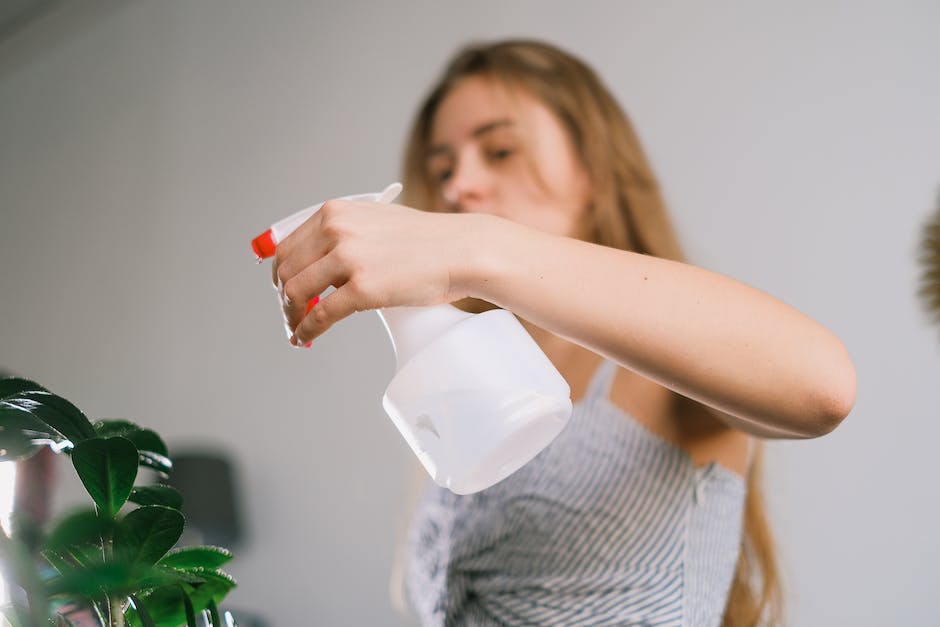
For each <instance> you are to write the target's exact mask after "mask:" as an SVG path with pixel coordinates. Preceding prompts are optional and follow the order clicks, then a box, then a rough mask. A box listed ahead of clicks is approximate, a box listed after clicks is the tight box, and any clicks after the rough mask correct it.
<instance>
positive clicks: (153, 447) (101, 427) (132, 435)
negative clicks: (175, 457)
mask: <svg viewBox="0 0 940 627" xmlns="http://www.w3.org/2000/svg"><path fill="white" fill-rule="evenodd" d="M94 429H95V432H96V433H97V434H98V437H102V438H110V437H115V436H119V435H120V436H124V437H125V438H127V439H128V440H130V441H131V442H133V443H134V445H135V446H136V447H137V450H139V451H150V452H152V453H157V454H158V455H163V456H164V457H167V456H169V452H168V451H167V448H166V444H164V442H163V440H162V439H161V438H160V436H159V435H157V433H156V432H155V431H152V430H150V429H144V428H143V427H141V426H138V425H136V424H134V423H133V422H131V421H129V420H98V421H97V422H95V424H94Z"/></svg>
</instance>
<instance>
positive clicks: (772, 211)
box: [0, 0, 940, 626]
mask: <svg viewBox="0 0 940 627" xmlns="http://www.w3.org/2000/svg"><path fill="white" fill-rule="evenodd" d="M2 7H3V8H2V9H0V212H2V213H0V267H2V272H0V367H2V368H4V369H6V370H9V371H12V372H14V373H16V374H18V375H20V376H25V377H29V378H32V379H35V380H36V381H38V382H39V383H40V384H42V385H45V386H46V387H48V388H50V389H51V390H53V391H54V392H56V393H58V394H61V395H63V396H65V397H66V398H68V399H70V400H72V401H73V402H74V403H76V404H77V405H78V406H79V407H81V408H82V409H84V410H85V411H86V413H87V414H88V415H89V416H90V417H92V418H104V417H122V418H128V419H130V420H134V421H136V422H138V423H140V424H143V425H145V426H148V427H152V428H154V429H155V430H157V431H158V432H159V433H160V434H161V435H163V436H164V437H165V438H166V439H167V441H168V443H169V444H170V450H171V454H173V452H174V450H178V451H184V450H195V451H210V452H214V453H215V454H218V455H219V456H221V457H222V458H224V459H227V460H228V461H229V462H230V467H228V470H226V469H225V468H223V471H224V472H228V471H231V472H230V475H228V476H231V477H234V479H233V480H234V482H235V496H236V500H237V507H235V508H234V509H233V510H231V511H234V512H236V514H233V515H237V516H239V517H240V518H239V521H238V522H239V527H238V529H237V531H238V535H237V543H236V544H235V545H233V546H232V548H234V549H235V551H236V553H237V557H236V559H235V560H234V561H233V562H232V564H231V567H230V568H229V570H230V572H232V574H233V575H235V577H236V578H237V579H238V580H239V583H240V586H239V588H238V589H237V590H235V591H234V592H233V593H232V594H231V595H230V597H229V601H230V603H229V605H231V606H234V607H237V608H243V609H244V610H245V611H246V612H250V613H252V614H254V615H257V616H258V617H261V618H262V619H263V620H264V621H265V622H266V623H267V624H270V625H314V624H315V625H320V624H322V625H409V624H411V621H410V620H409V619H407V618H404V617H401V616H399V615H398V614H396V613H395V611H394V610H393V609H392V606H391V603H390V601H389V594H388V587H389V585H388V581H389V573H390V570H391V567H392V562H393V553H394V545H395V542H396V539H397V535H398V531H399V527H400V525H402V524H403V523H404V521H405V520H406V518H405V517H406V514H407V509H408V506H407V497H406V495H407V493H408V490H409V482H410V480H411V472H412V471H411V469H412V454H411V451H410V450H409V449H408V447H407V445H406V444H405V442H404V440H403V439H401V437H400V436H399V435H398V432H397V431H396V430H395V427H394V426H393V425H392V423H391V422H390V421H389V420H388V419H387V418H386V416H385V414H384V412H383V410H382V407H381V397H382V393H383V391H384V388H385V385H386V384H387V383H388V381H389V380H390V378H391V376H392V374H393V368H394V355H393V352H392V348H391V345H390V343H389V342H388V339H387V336H386V334H385V330H384V328H383V327H382V325H381V322H380V320H379V318H378V316H377V315H376V314H375V313H374V312H362V313H359V314H356V315H354V316H352V317H350V318H348V319H346V320H344V321H342V322H341V323H339V324H337V325H336V326H335V327H334V328H333V329H332V330H331V331H329V332H328V333H327V334H325V335H324V336H323V337H321V338H320V339H318V340H317V341H316V342H315V343H314V346H313V348H311V349H309V350H304V351H298V350H294V349H291V348H290V347H289V345H288V344H287V342H286V340H285V338H284V335H283V331H282V326H281V319H280V314H279V311H278V305H277V301H276V297H275V292H274V291H273V290H272V289H271V284H270V267H269V265H268V264H267V263H266V264H264V265H261V266H258V265H256V264H255V263H254V258H253V255H252V254H251V250H250V248H249V240H250V239H251V238H252V237H254V236H255V235H257V234H258V233H260V232H261V231H263V230H264V229H265V228H266V227H267V225H268V224H270V223H271V222H273V221H275V220H277V219H279V218H281V217H283V216H285V215H287V214H288V213H292V212H293V211H296V210H298V209H301V208H303V207H306V206H308V205H310V204H313V203H315V202H318V201H321V200H324V199H326V198H329V197H331V196H340V195H345V194H352V193H360V192H368V191H378V190H380V189H382V188H383V187H384V186H385V185H386V184H387V183H389V182H391V181H393V180H396V179H397V178H398V167H399V165H398V164H399V158H400V155H401V151H402V147H403V141H404V137H405V132H406V128H407V126H408V124H409V122H410V119H411V116H412V114H413V112H414V108H415V107H416V106H417V103H418V100H419V98H420V97H421V96H422V95H423V94H424V91H425V90H426V89H427V87H428V86H429V85H430V83H431V81H432V80H433V78H434V77H435V76H436V74H437V73H438V71H439V70H440V69H441V67H442V65H443V63H444V61H445V59H446V58H447V57H448V56H449V55H450V53H451V52H452V51H453V50H454V49H455V48H456V47H457V46H458V45H460V44H462V43H464V42H467V41H470V40H476V39H486V40H489V39H495V38H501V37H507V36H524V37H535V38H543V39H547V40H549V41H551V42H553V43H556V44H558V45H561V46H562V47H564V48H566V49H568V50H570V51H571V52H574V53H575V54H576V55H579V56H581V57H582V58H583V59H585V60H586V61H587V62H588V63H589V64H591V65H593V66H594V68H596V69H597V71H598V72H599V74H600V75H601V77H603V79H604V80H605V81H606V82H607V84H608V85H609V86H610V88H611V89H612V91H613V92H614V93H615V94H616V96H617V97H618V99H619V100H620V102H621V103H622V104H623V106H624V107H625V109H626V110H627V112H628V113H629V115H630V116H631V118H632V120H633V122H634V124H635V125H636V127H637V129H638V131H639V134H640V136H641V138H642V140H643V142H644V145H645V147H646V149H647V151H648V154H649V156H650V158H651V159H652V162H653V165H654V168H655V169H656V171H657V172H658V174H659V177H660V179H661V182H662V184H663V187H664V189H665V192H666V198H667V200H668V201H669V203H670V206H671V209H672V212H673V215H674V218H675V221H676V224H677V227H678V230H679V233H680V235H681V238H682V241H683V243H684V245H685V247H686V250H687V252H688V255H689V257H690V260H691V261H692V262H693V263H695V264H696V265H700V266H703V267H706V268H709V269H711V270H715V271H717V272H721V273H723V274H727V275H729V276H731V277H734V278H736V279H738V280H741V281H743V282H745V283H748V284H750V285H753V286H755V287H758V288H760V289H762V290H764V291H766V292H768V293H770V294H772V295H774V296H776V297H777V298H779V299H780V300H782V301H784V302H786V303H788V304H790V305H792V306H794V307H796V308H798V309H800V310H801V311H803V312H805V313H806V314H808V315H809V316H811V317H813V318H815V319H816V320H818V321H819V322H821V323H822V324H823V325H825V326H826V327H828V328H829V329H831V330H832V331H833V332H835V333H836V334H837V335H838V336H839V337H840V338H841V339H842V341H843V342H844V343H845V345H846V346H847V347H848V349H849V352H850V353H851V355H852V357H853V359H854V362H855V365H856V368H857V374H858V396H857V402H856V405H855V408H854V410H853V411H852V414H851V415H850V416H849V417H848V418H847V419H846V421H845V422H844V423H843V425H842V426H841V427H840V428H839V429H837V430H836V431H835V432H833V433H832V434H830V435H827V436H825V437H823V438H820V439H817V440H812V441H800V442H772V443H770V444H769V446H768V459H767V478H766V483H767V493H768V498H769V501H770V504H769V507H770V512H771V515H772V520H773V524H774V528H775V530H776V534H777V538H778V541H779V545H780V552H781V553H780V555H781V561H782V565H783V569H784V573H785V575H786V583H787V588H788V595H787V610H788V613H789V616H790V621H789V623H790V624H792V625H810V626H814V625H835V624H840V625H856V626H862V625H871V626H881V625H888V624H891V625H930V624H933V625H935V624H937V621H938V620H940V595H938V594H937V590H938V588H940V575H938V574H937V570H936V564H937V563H938V562H940V535H938V534H937V529H940V499H938V498H937V497H938V490H937V488H936V487H935V483H934V478H935V477H936V476H937V471H936V447H937V442H938V441H940V421H938V420H937V418H938V413H940V412H938V408H940V386H938V384H937V377H938V373H940V342H938V341H937V339H938V334H937V329H936V328H934V327H932V326H931V325H930V324H929V321H928V319H927V316H926V315H925V314H924V313H922V311H921V308H920V307H919V304H918V302H917V299H916V296H915V294H916V286H917V279H918V273H919V270H918V266H917V263H916V249H917V244H918V238H919V233H920V228H921V225H922V223H923V222H924V221H925V220H926V219H927V216H928V214H929V213H930V211H931V209H932V208H933V207H935V203H936V198H937V194H938V191H940V80H938V79H937V77H938V68H940V37H938V36H937V34H938V32H940V30H938V29H940V3H937V2H935V1H927V0H925V1H922V2H915V1H903V2H894V1H892V2H888V1H884V2H862V3H848V2H833V1H825V2H819V1H813V2H810V1H808V0H801V1H799V2H788V3H775V4H770V3H760V5H758V4H757V3H748V2H743V1H742V2H726V1H718V2H709V3H684V2H677V1H673V0H667V1H658V2H620V3H614V2H580V3H578V4H577V6H575V5H574V4H573V3H572V4H565V5H562V4H560V3H559V4H558V5H553V4H549V3H544V2H522V1H517V2H512V3H504V2H474V3H450V2H446V3H442V2H417V1H407V2H396V3H380V2H373V3H364V2H339V1H337V2H284V1H280V2H264V3H261V2H250V1H245V0H238V1H235V0H226V1H222V0H211V1H210V0H175V1H162V2H144V1H142V0H136V1H135V0H120V1H118V0H98V1H84V2H64V1H59V0H45V1H44V0H16V1H11V0H5V1H4V2H3V3H2ZM66 463H67V462H66ZM224 472H223V474H224ZM61 477H62V479H63V480H66V479H69V475H68V474H67V473H65V472H63V473H61ZM79 489H80V488H79ZM76 494H77V493H76ZM69 498H71V497H70V492H69V489H68V487H67V486H64V485H60V486H59V487H57V496H56V499H57V502H58V503H59V506H61V507H65V506H66V505H67V501H68V499H69ZM229 532H232V530H229ZM231 537H236V536H231Z"/></svg>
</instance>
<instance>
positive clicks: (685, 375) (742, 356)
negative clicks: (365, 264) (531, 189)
mask: <svg viewBox="0 0 940 627" xmlns="http://www.w3.org/2000/svg"><path fill="white" fill-rule="evenodd" d="M461 217H462V218H471V217H473V218H474V219H475V223H474V225H473V229H475V230H473V229H471V232H472V233H473V235H472V237H473V240H474V241H475V242H483V243H484V244H483V245H482V246H477V247H476V248H473V249H472V251H473V252H472V253H471V254H470V255H469V256H468V257H467V259H466V262H465V263H463V264H462V265H461V266H460V268H459V269H458V270H456V271H455V272H454V273H453V275H452V276H451V286H452V292H453V294H452V295H453V296H455V300H456V298H462V297H464V296H472V297H475V298H480V299H483V300H486V301H489V302H491V303H494V304H496V305H499V306H500V307H503V308H505V309H509V310H511V311H512V312H514V313H516V314H518V315H519V316H520V317H522V318H524V319H526V320H528V321H530V322H532V323H533V324H535V325H537V326H539V327H542V328H544V329H546V330H548V331H551V332H553V333H555V334H556V335H559V336H561V337H564V338H566V339H568V340H570V341H572V342H575V343H577V344H580V345H581V346H584V347H586V348H589V349H590V350H593V351H595V352H597V353H599V354H601V355H604V356H606V357H608V358H610V359H612V360H614V361H616V362H617V363H619V364H621V365H622V366H624V367H625V368H629V369H631V370H634V371H635V372H638V373H640V374H642V375H644V376H646V377H648V378H650V379H652V380H654V381H657V382H658V383H660V384H661V385H663V386H665V387H667V388H669V389H672V390H674V391H676V392H678V393H680V394H682V395H684V396H688V397H690V398H692V399H694V400H697V401H699V402H701V403H704V404H705V405H707V406H709V407H710V408H712V409H713V410H715V412H714V413H715V414H716V415H718V416H720V417H721V418H723V419H724V420H726V421H727V422H728V423H729V424H730V425H731V426H733V427H735V428H738V429H741V430H743V431H746V432H748V433H751V434H753V435H757V436H761V437H784V438H806V437H816V436H820V435H824V434H826V433H828V432H830V431H831V430H832V429H834V428H835V427H836V426H838V425H839V423H840V422H841V421H842V419H843V418H845V417H846V416H847V415H848V413H849V411H850V410H851V408H852V406H853V404H854V402H855V390H856V381H855V369H854V366H853V365H852V361H851V359H850V357H849V355H848V353H847V351H846V349H845V347H844V346H843V345H842V343H841V342H840V341H839V339H838V338H837V337H836V336H835V335H833V334H832V333H831V332H829V331H828V330H826V329H825V328H824V327H822V326H821V325H820V324H818V323H817V322H815V321H813V320H812V319H810V318H809V317H807V316H806V315H804V314H802V313H801V312H799V311H797V310H796V309H794V308H792V307H790V306H788V305H786V304H784V303H782V302H780V301H779V300H776V299H774V298H773V297H771V296H769V295H767V294H765V293H764V292H761V291H759V290H757V289H754V288H752V287H750V286H748V285H746V284H744V283H741V282H738V281H735V280H733V279H731V278H728V277H726V276H723V275H721V274H718V273H715V272H711V271H708V270H705V269H702V268H698V267H695V266H692V265H689V264H684V263H679V262H675V261H670V260H665V259H660V258H657V257H652V256H648V255H641V254H637V253H632V252H628V251H622V250H616V249H612V248H609V247H604V246H599V245H595V244H590V243H587V242H583V241H580V240H575V239H571V238H565V237H558V236H554V235H549V234H546V233H543V232H541V231H537V230H535V229H532V228H529V227H526V226H523V225H520V224H517V223H514V222H510V221H508V220H505V219H502V218H498V217H495V216H488V215H478V216H461Z"/></svg>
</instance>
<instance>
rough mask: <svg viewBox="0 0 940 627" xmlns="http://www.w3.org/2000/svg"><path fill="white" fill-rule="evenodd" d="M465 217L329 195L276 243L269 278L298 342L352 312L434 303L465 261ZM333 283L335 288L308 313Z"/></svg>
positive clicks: (451, 291) (445, 298)
mask: <svg viewBox="0 0 940 627" xmlns="http://www.w3.org/2000/svg"><path fill="white" fill-rule="evenodd" d="M466 218H470V215H465V214H442V213H429V212H425V211H419V210H417V209H412V208H410V207H405V206H402V205H393V204H383V203H375V202H352V201H344V200H330V201H328V202H326V203H325V204H324V205H323V206H322V207H321V208H320V210H319V211H318V212H317V213H315V214H314V215H313V216H311V218H310V219H309V220H307V221H306V222H305V223H304V224H302V225H301V226H300V227H298V228H297V229H296V230H295V231H294V232H293V233H291V234H290V235H289V236H288V237H287V238H286V239H284V240H283V241H282V242H280V243H279V244H278V246H277V254H276V255H275V257H274V263H273V266H272V279H273V281H274V284H275V286H277V287H278V289H279V290H280V292H281V297H282V305H283V308H284V317H285V320H286V321H287V325H288V328H289V329H290V330H291V331H292V332H293V337H292V338H291V343H292V344H293V345H295V346H302V345H304V344H306V343H308V342H310V341H311V340H313V339H314V338H316V337H317V336H319V335H320V334H322V333H323V332H324V331H326V330H327V329H329V328H330V327H331V326H332V325H333V324H334V323H336V322H337V321H339V320H342V319H343V318H345V317H346V316H348V315H350V314H352V313H355V312H357V311H364V310H367V309H382V308H385V307H397V306H421V305H437V304H441V303H446V302H452V301H454V300H457V299H459V298H462V297H463V296H465V295H466V294H462V293H459V292H458V291H456V290H455V288H456V285H455V283H454V281H453V278H454V275H455V273H456V271H457V269H458V268H459V267H461V266H463V265H465V264H466V260H467V255H466V254H465V253H464V252H463V251H465V250H467V249H468V248H469V245H468V244H467V240H468V238H467V232H468V229H467V226H468V221H467V220H466ZM330 285H332V286H333V287H335V288H336V291H335V292H333V293H331V294H330V295H329V296H326V297H325V298H323V299H321V300H320V301H319V302H318V303H316V304H315V305H314V306H313V308H312V309H310V310H309V312H308V311H307V303H308V301H310V300H311V299H313V298H314V297H316V296H318V295H320V294H321V293H322V292H323V291H325V290H326V288H327V287H329V286H330Z"/></svg>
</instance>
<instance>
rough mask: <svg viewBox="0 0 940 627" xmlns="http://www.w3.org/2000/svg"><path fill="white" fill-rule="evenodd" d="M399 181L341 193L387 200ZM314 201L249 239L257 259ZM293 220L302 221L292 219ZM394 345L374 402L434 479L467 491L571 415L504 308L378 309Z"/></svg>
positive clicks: (565, 391)
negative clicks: (391, 368)
mask: <svg viewBox="0 0 940 627" xmlns="http://www.w3.org/2000/svg"><path fill="white" fill-rule="evenodd" d="M400 191H401V186H400V185H399V184H397V183H396V184H393V185H391V186H389V187H388V188H387V189H386V190H385V191H384V192H382V193H379V194H361V195H358V196H354V197H346V198H347V199H356V200H372V201H378V202H390V201H391V200H392V199H394V198H395V197H396V196H397V195H398V193H399V192H400ZM320 206H322V204H321V205H316V206H314V207H311V208H310V209H306V210H304V212H308V213H306V215H305V216H304V215H302V214H304V212H298V213H297V214H294V215H293V216H290V217H289V218H286V219H284V220H282V221H281V222H279V223H277V224H275V225H274V226H272V228H271V229H270V230H269V231H267V232H265V234H263V235H261V236H259V237H258V238H255V240H254V241H253V242H252V248H253V250H254V251H255V254H256V255H257V256H258V258H259V259H262V258H264V257H267V256H271V255H273V254H274V250H275V248H276V245H277V242H279V241H281V240H282V239H283V238H284V237H286V236H287V235H288V234H289V233H290V232H291V231H293V229H294V228H296V227H297V226H299V225H300V224H302V223H303V222H304V220H306V219H307V218H309V217H310V216H311V215H313V213H314V212H316V210H317V209H319V207H320ZM298 216H300V217H298ZM377 313H378V315H379V317H380V318H381V320H382V322H383V324H384V325H385V329H386V330H387V331H388V334H389V338H390V339H391V342H392V346H393V347H394V350H395V359H396V368H395V375H394V376H393V377H392V380H391V382H390V383H389V384H388V387H387V388H386V390H385V395H384V397H383V399H382V406H383V407H384V409H385V412H386V413H387V414H388V416H389V418H390V419H391V420H392V422H393V423H394V424H395V426H396V427H397V428H398V430H399V432H400V433H401V434H402V436H403V437H404V438H405V441H406V442H407V443H408V445H409V446H410V447H411V450H412V451H414V453H415V455H417V457H418V459H419V460H420V461H421V463H422V464H423V465H424V468H425V469H426V470H427V471H428V474H430V476H431V478H432V479H433V480H434V481H435V483H437V484H438V485H440V486H442V487H445V488H448V489H450V490H451V491H453V492H455V493H457V494H471V493H474V492H478V491H480V490H483V489H486V488H488V487H490V486H492V485H493V484H495V483H497V482H499V481H501V480H502V479H505V478H506V477H507V476H509V475H510V474H512V473H513V472H515V471H516V470H518V469H519V468H521V467H522V466H523V465H524V464H526V463H527V462H528V461H530V460H531V459H532V458H534V457H535V456H536V455H538V453H539V452H541V451H542V450H543V449H544V448H545V447H546V446H548V444H550V443H551V441H552V440H554V439H555V437H556V436H557V435H558V434H559V433H561V431H562V429H564V427H565V425H566V424H567V423H568V419H569V418H570V416H571V410H572V405H571V398H570V396H571V390H570V388H569V387H568V383H567V382H566V381H565V379H564V378H563V377H562V376H561V374H560V373H559V372H558V370H557V369H556V368H555V366H554V365H553V364H552V363H551V361H550V360H549V359H548V357H546V356H545V353H543V352H542V350H541V349H540V348H539V346H538V344H536V343H535V340H533V339H532V337H531V336H530V335H529V334H528V332H527V331H526V330H525V328H524V327H523V326H522V325H521V324H520V323H519V321H518V320H517V319H516V317H515V316H514V315H513V314H512V313H511V312H509V311H505V310H502V309H495V310H491V311H486V312H484V313H480V314H470V313H466V312H464V311H461V310H460V309H457V308H456V307H454V306H452V305H448V304H443V305H436V306H432V307H390V308H387V309H381V310H377Z"/></svg>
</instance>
